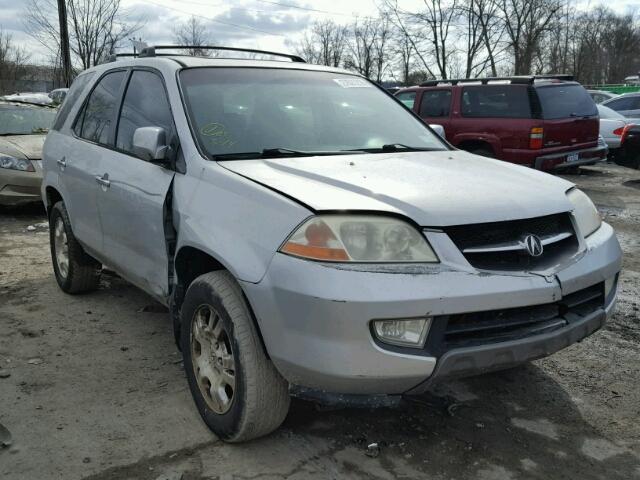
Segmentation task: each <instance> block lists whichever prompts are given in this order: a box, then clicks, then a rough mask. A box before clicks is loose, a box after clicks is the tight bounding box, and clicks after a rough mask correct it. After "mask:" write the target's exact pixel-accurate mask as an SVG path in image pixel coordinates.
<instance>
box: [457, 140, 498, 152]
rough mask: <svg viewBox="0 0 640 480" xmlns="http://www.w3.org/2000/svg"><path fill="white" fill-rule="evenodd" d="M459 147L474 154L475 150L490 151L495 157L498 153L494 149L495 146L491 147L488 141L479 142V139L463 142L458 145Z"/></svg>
mask: <svg viewBox="0 0 640 480" xmlns="http://www.w3.org/2000/svg"><path fill="white" fill-rule="evenodd" d="M457 147H458V148H460V149H461V150H466V151H468V152H473V151H474V150H480V149H483V150H488V151H490V152H492V153H493V154H494V155H496V154H497V153H498V152H497V151H496V149H495V148H494V146H493V145H491V143H490V142H488V141H487V140H479V139H472V140H471V139H470V140H463V141H461V142H460V143H458V145H457Z"/></svg>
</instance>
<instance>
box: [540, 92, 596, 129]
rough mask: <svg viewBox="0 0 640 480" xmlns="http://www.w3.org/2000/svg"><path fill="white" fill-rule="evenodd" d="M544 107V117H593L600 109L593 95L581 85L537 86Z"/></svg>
mask: <svg viewBox="0 0 640 480" xmlns="http://www.w3.org/2000/svg"><path fill="white" fill-rule="evenodd" d="M536 93H537V94H538V98H539V99H540V106H541V107H542V118H544V119H546V120H553V119H556V118H570V117H587V116H589V117H592V116H595V115H598V109H597V108H596V104H595V103H594V102H593V98H591V95H589V93H588V92H587V91H586V90H585V89H584V87H582V86H581V85H548V86H544V87H536Z"/></svg>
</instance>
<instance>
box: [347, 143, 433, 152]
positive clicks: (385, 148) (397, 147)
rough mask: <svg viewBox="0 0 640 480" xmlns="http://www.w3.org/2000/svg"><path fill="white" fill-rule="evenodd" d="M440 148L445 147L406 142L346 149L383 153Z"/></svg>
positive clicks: (429, 150)
mask: <svg viewBox="0 0 640 480" xmlns="http://www.w3.org/2000/svg"><path fill="white" fill-rule="evenodd" d="M438 150H444V149H443V148H428V147H412V146H410V145H405V144H404V143H387V144H385V145H382V147H376V148H367V147H363V148H354V149H353V150H344V151H345V152H356V151H362V152H367V153H379V152H380V153H383V152H435V151H438Z"/></svg>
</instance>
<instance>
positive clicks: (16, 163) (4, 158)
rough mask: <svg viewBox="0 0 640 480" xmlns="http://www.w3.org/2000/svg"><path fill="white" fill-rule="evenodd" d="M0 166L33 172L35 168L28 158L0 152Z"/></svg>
mask: <svg viewBox="0 0 640 480" xmlns="http://www.w3.org/2000/svg"><path fill="white" fill-rule="evenodd" d="M0 168H6V169H9V170H20V171H22V172H35V171H36V169H35V167H34V166H33V163H31V162H30V161H29V160H26V159H22V158H16V157H10V156H9V155H3V154H0Z"/></svg>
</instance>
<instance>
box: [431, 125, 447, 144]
mask: <svg viewBox="0 0 640 480" xmlns="http://www.w3.org/2000/svg"><path fill="white" fill-rule="evenodd" d="M429 127H431V130H433V131H434V132H436V133H437V134H438V135H440V136H441V137H442V138H444V139H445V140H446V139H447V137H446V136H445V134H444V127H443V126H442V125H436V124H429Z"/></svg>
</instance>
